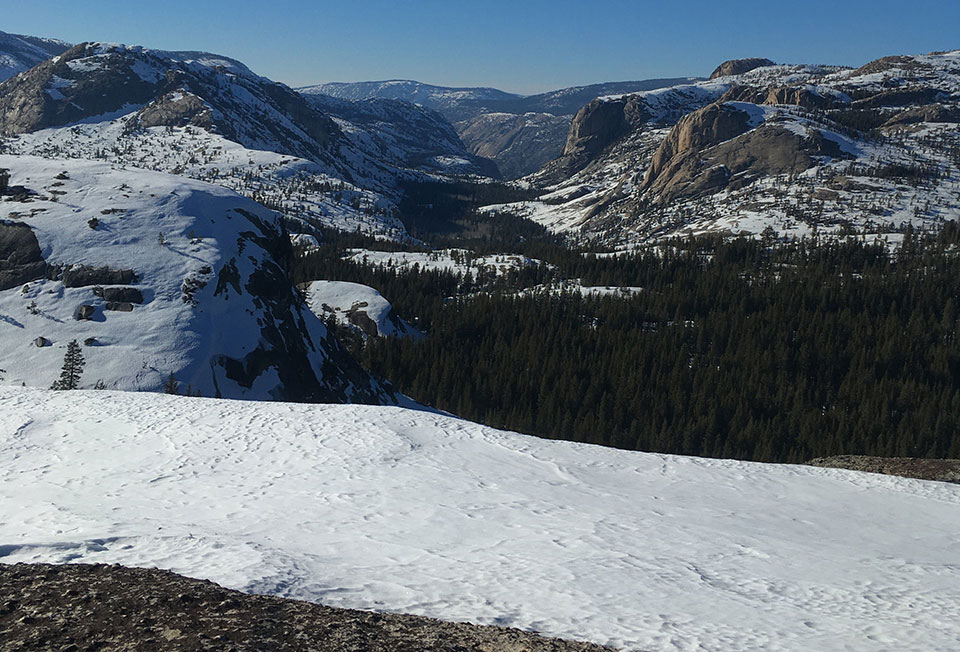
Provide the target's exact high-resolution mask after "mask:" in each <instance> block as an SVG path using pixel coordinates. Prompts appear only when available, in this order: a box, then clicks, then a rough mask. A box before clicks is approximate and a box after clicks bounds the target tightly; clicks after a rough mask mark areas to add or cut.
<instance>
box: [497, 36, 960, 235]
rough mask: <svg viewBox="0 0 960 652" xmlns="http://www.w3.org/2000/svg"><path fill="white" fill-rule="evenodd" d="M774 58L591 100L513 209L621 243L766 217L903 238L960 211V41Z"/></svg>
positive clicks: (825, 231) (725, 228)
mask: <svg viewBox="0 0 960 652" xmlns="http://www.w3.org/2000/svg"><path fill="white" fill-rule="evenodd" d="M769 63H770V62H769V61H766V60H745V62H744V61H741V62H727V64H724V65H723V66H720V67H719V68H718V71H717V72H715V73H714V76H713V77H712V78H711V79H710V80H708V81H703V82H696V83H693V84H687V85H681V86H676V87H673V88H667V89H659V90H654V91H648V92H643V93H636V94H631V95H618V96H610V97H604V98H600V99H598V100H595V101H594V102H591V103H590V104H588V105H586V106H585V107H584V108H583V109H581V111H580V112H579V113H578V114H577V116H576V117H575V118H574V120H573V122H572V124H571V129H570V132H569V134H568V137H567V142H566V145H565V147H564V150H563V153H562V155H561V156H560V157H559V158H558V159H556V160H555V161H553V162H551V163H550V164H548V165H547V166H546V167H545V168H544V169H543V170H542V171H541V172H539V173H538V174H536V175H533V176H531V177H529V178H528V181H529V182H530V183H532V184H534V185H535V186H537V187H540V188H541V189H542V190H543V191H544V194H543V195H542V196H541V198H540V201H538V202H533V203H528V204H524V205H519V206H513V207H512V208H513V209H516V210H519V211H520V212H521V213H522V214H524V215H526V216H528V217H530V218H532V219H535V220H537V221H539V222H540V223H542V224H544V225H547V226H549V227H550V228H551V229H554V230H557V231H561V232H573V233H583V234H586V235H590V236H593V237H597V238H599V239H601V240H603V241H605V242H607V243H611V244H617V245H627V244H631V243H643V242H648V241H650V240H656V239H659V238H663V237H669V236H673V235H688V234H694V233H727V234H737V233H745V234H759V233H761V232H764V231H765V230H766V229H768V228H769V229H770V233H772V234H774V235H778V236H781V237H786V238H789V237H795V236H797V237H802V236H814V235H816V234H820V235H830V234H833V235H838V234H840V235H843V234H848V233H852V232H856V233H858V234H862V235H865V236H866V237H867V238H868V239H871V240H872V239H873V238H875V237H880V238H886V239H891V240H897V239H898V237H899V236H898V234H899V233H900V232H902V230H903V228H904V227H905V226H906V225H908V224H910V225H913V226H915V227H918V228H937V227H938V225H940V224H941V223H942V222H943V221H944V220H947V219H953V218H955V217H957V216H958V215H960V200H958V199H957V198H958V189H960V186H958V180H960V171H958V166H960V160H958V158H957V148H958V137H957V134H958V129H957V125H958V124H960V51H954V52H945V53H934V54H930V55H916V56H895V57H886V58H884V59H880V60H877V61H874V62H871V63H869V64H867V65H865V66H862V67H861V68H858V69H856V70H852V69H845V68H837V67H829V66H797V65H766V64H769ZM726 72H731V73H732V74H724V73H726ZM497 210H502V207H497Z"/></svg>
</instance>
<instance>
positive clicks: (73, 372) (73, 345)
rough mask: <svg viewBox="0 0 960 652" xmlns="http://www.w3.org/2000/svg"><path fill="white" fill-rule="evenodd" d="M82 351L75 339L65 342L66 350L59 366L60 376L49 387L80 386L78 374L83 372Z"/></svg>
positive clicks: (70, 387) (67, 387)
mask: <svg viewBox="0 0 960 652" xmlns="http://www.w3.org/2000/svg"><path fill="white" fill-rule="evenodd" d="M83 363H84V359H83V351H82V350H81V349H80V345H79V344H78V343H77V341H76V340H71V341H70V343H69V344H67V352H66V353H65V354H64V356H63V366H62V367H61V368H60V378H59V380H56V381H55V382H54V383H53V385H51V386H50V389H77V388H78V387H80V376H81V375H82V374H83Z"/></svg>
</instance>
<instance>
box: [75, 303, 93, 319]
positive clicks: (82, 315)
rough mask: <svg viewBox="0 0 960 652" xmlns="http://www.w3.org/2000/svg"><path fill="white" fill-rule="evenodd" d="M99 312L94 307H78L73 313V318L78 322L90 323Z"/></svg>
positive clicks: (83, 305)
mask: <svg viewBox="0 0 960 652" xmlns="http://www.w3.org/2000/svg"><path fill="white" fill-rule="evenodd" d="M96 311H97V309H96V308H95V307H94V306H91V305H88V304H81V305H79V306H77V307H76V308H75V309H74V311H73V318H74V319H76V320H77V321H88V320H90V319H93V314H94V313H95V312H96Z"/></svg>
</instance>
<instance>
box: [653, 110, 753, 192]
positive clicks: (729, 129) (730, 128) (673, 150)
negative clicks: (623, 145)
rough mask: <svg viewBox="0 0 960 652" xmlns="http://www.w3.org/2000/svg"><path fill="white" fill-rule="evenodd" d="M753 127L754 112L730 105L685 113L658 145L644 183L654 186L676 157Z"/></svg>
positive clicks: (710, 145) (704, 147) (720, 141)
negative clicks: (752, 114)
mask: <svg viewBox="0 0 960 652" xmlns="http://www.w3.org/2000/svg"><path fill="white" fill-rule="evenodd" d="M749 129H750V115H749V114H747V113H746V112H745V111H740V110H738V109H736V108H734V107H732V106H730V105H728V104H721V103H717V104H711V105H709V106H707V107H704V108H703V109H701V110H699V111H695V112H693V113H691V114H689V115H687V116H685V117H684V118H683V119H681V120H680V122H678V123H677V124H676V126H675V127H674V128H673V129H671V130H670V133H669V134H668V135H667V137H666V138H665V139H664V140H663V142H662V143H661V144H660V147H659V148H657V151H656V153H655V154H654V155H653V161H652V162H651V163H650V168H649V169H648V170H647V175H646V178H645V179H644V186H645V187H650V186H652V185H653V183H654V182H655V181H656V180H657V179H658V178H659V177H661V176H662V175H663V172H664V170H665V168H666V167H667V165H668V164H669V163H670V162H671V160H672V159H673V158H674V157H676V156H679V155H682V154H685V153H687V152H690V151H700V150H703V149H706V148H708V147H712V146H714V145H717V144H719V143H722V142H723V141H725V140H730V139H731V138H734V137H736V136H739V135H740V134H742V133H745V132H747V131H748V130H749Z"/></svg>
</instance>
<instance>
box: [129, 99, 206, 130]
mask: <svg viewBox="0 0 960 652" xmlns="http://www.w3.org/2000/svg"><path fill="white" fill-rule="evenodd" d="M187 125H192V126H195V127H203V128H204V129H210V128H212V127H213V111H212V110H211V109H210V106H209V105H208V104H207V103H206V102H204V101H203V99H201V98H199V97H197V96H196V95H194V94H193V93H184V92H181V91H176V92H172V93H167V94H165V95H164V96H163V97H161V98H159V99H157V100H154V101H153V102H151V103H150V104H148V105H147V106H145V107H143V108H142V109H140V111H138V112H137V115H136V116H135V117H134V118H133V119H132V120H131V121H130V122H129V123H127V126H128V128H137V127H167V126H169V127H186V126H187Z"/></svg>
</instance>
